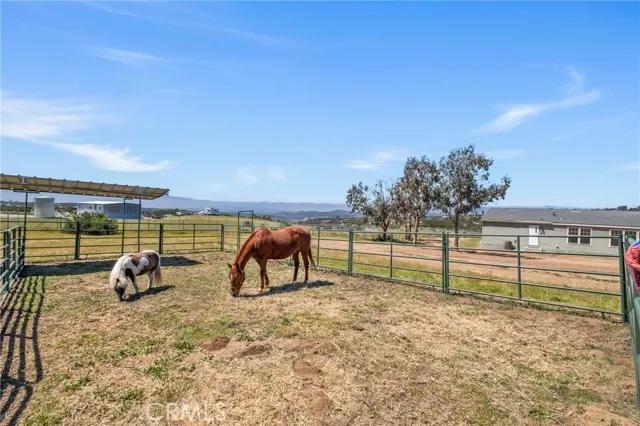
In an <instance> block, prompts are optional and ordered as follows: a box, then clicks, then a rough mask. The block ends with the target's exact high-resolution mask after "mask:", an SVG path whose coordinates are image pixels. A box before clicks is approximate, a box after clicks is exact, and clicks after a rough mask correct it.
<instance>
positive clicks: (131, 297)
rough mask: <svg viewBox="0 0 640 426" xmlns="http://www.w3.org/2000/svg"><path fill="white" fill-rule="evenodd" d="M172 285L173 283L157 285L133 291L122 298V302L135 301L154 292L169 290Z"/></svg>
mask: <svg viewBox="0 0 640 426" xmlns="http://www.w3.org/2000/svg"><path fill="white" fill-rule="evenodd" d="M174 287H175V286H174V285H159V286H157V287H151V288H148V289H146V290H143V291H141V292H139V293H137V294H136V293H134V294H131V295H129V297H127V298H126V299H125V300H123V302H127V303H132V302H136V301H138V300H139V299H141V298H143V297H147V296H153V295H154V294H159V293H162V292H163V291H167V290H171V289H172V288H174Z"/></svg>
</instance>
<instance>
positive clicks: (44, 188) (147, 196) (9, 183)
mask: <svg viewBox="0 0 640 426" xmlns="http://www.w3.org/2000/svg"><path fill="white" fill-rule="evenodd" d="M0 189H12V190H14V191H29V192H54V193H58V194H77V195H93V196H99V197H116V198H134V199H137V198H141V199H143V200H154V199H156V198H159V197H162V196H163V195H166V194H167V193H168V192H169V190H168V189H165V188H151V187H148V186H135V185H121V184H117V183H99V182H89V181H80V180H66V179H55V178H41V177H35V176H33V177H29V176H20V175H6V174H4V173H2V174H0Z"/></svg>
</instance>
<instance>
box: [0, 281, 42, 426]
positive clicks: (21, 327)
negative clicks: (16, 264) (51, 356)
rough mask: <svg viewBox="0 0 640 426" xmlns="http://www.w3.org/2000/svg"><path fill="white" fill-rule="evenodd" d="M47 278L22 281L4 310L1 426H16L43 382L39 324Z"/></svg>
mask: <svg viewBox="0 0 640 426" xmlns="http://www.w3.org/2000/svg"><path fill="white" fill-rule="evenodd" d="M44 297H45V277H44V276H42V277H35V276H34V277H28V278H23V279H21V280H20V281H18V282H17V283H16V284H15V285H14V286H13V288H12V289H11V291H10V293H9V294H8V295H7V298H6V299H5V301H4V302H3V304H2V306H1V307H0V327H1V329H0V360H2V361H1V363H2V366H1V367H0V368H2V370H1V371H0V424H6V425H16V424H18V423H19V422H20V420H21V419H20V417H21V416H22V413H23V412H24V410H25V409H26V408H27V405H28V404H29V401H30V400H31V397H32V395H33V387H34V385H35V384H36V383H38V382H39V381H40V380H42V377H43V372H42V362H41V359H40V348H39V343H38V322H39V320H40V314H41V311H42V305H43V303H44Z"/></svg>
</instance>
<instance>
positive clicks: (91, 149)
mask: <svg viewBox="0 0 640 426" xmlns="http://www.w3.org/2000/svg"><path fill="white" fill-rule="evenodd" d="M37 143H39V144H41V145H47V146H50V147H53V148H56V149H58V150H60V151H64V152H68V153H70V154H73V155H76V156H78V157H82V158H86V159H87V160H89V161H90V163H91V164H92V165H93V166H95V167H97V168H99V169H102V170H109V171H112V172H134V173H141V172H158V171H161V170H167V169H170V168H172V167H173V163H171V162H170V161H166V160H163V161H159V162H156V163H148V162H145V161H144V160H143V159H142V158H140V157H139V156H137V155H133V154H131V150H130V149H129V148H117V147H112V146H110V145H94V144H86V143H85V144H73V143H65V142H49V141H38V142H37Z"/></svg>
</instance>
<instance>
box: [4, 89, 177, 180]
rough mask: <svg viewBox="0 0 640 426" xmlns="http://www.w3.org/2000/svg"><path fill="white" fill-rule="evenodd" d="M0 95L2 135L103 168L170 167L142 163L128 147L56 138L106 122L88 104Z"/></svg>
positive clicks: (148, 169)
mask: <svg viewBox="0 0 640 426" xmlns="http://www.w3.org/2000/svg"><path fill="white" fill-rule="evenodd" d="M1 96H2V110H1V112H0V115H1V117H2V120H1V124H0V135H1V136H2V137H6V138H12V139H16V140H20V141H23V142H28V143H34V144H38V145H44V146H49V147H52V148H55V149H57V150H60V151H64V152H66V153H69V154H72V155H75V156H78V157H81V158H85V159H87V160H89V162H90V163H91V164H92V165H93V166H95V167H97V168H99V169H103V170H110V171H117V172H155V171H159V170H166V169H168V168H170V167H172V163H171V162H169V161H159V162H155V163H147V162H144V161H143V160H142V159H141V157H140V156H138V155H133V154H131V152H130V150H129V148H117V147H112V146H109V145H95V144H90V143H70V142H67V141H63V140H60V139H64V138H66V137H68V136H69V135H71V134H73V133H75V132H78V131H81V130H86V129H90V128H92V127H93V126H95V125H96V124H98V123H100V122H104V121H106V120H105V116H104V115H101V114H99V113H98V112H97V110H96V108H95V107H93V105H91V104H89V103H86V102H80V103H78V102H73V101H71V100H41V99H33V98H27V97H20V96H15V95H12V94H9V93H6V92H2V94H1ZM56 139H57V140H56Z"/></svg>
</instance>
